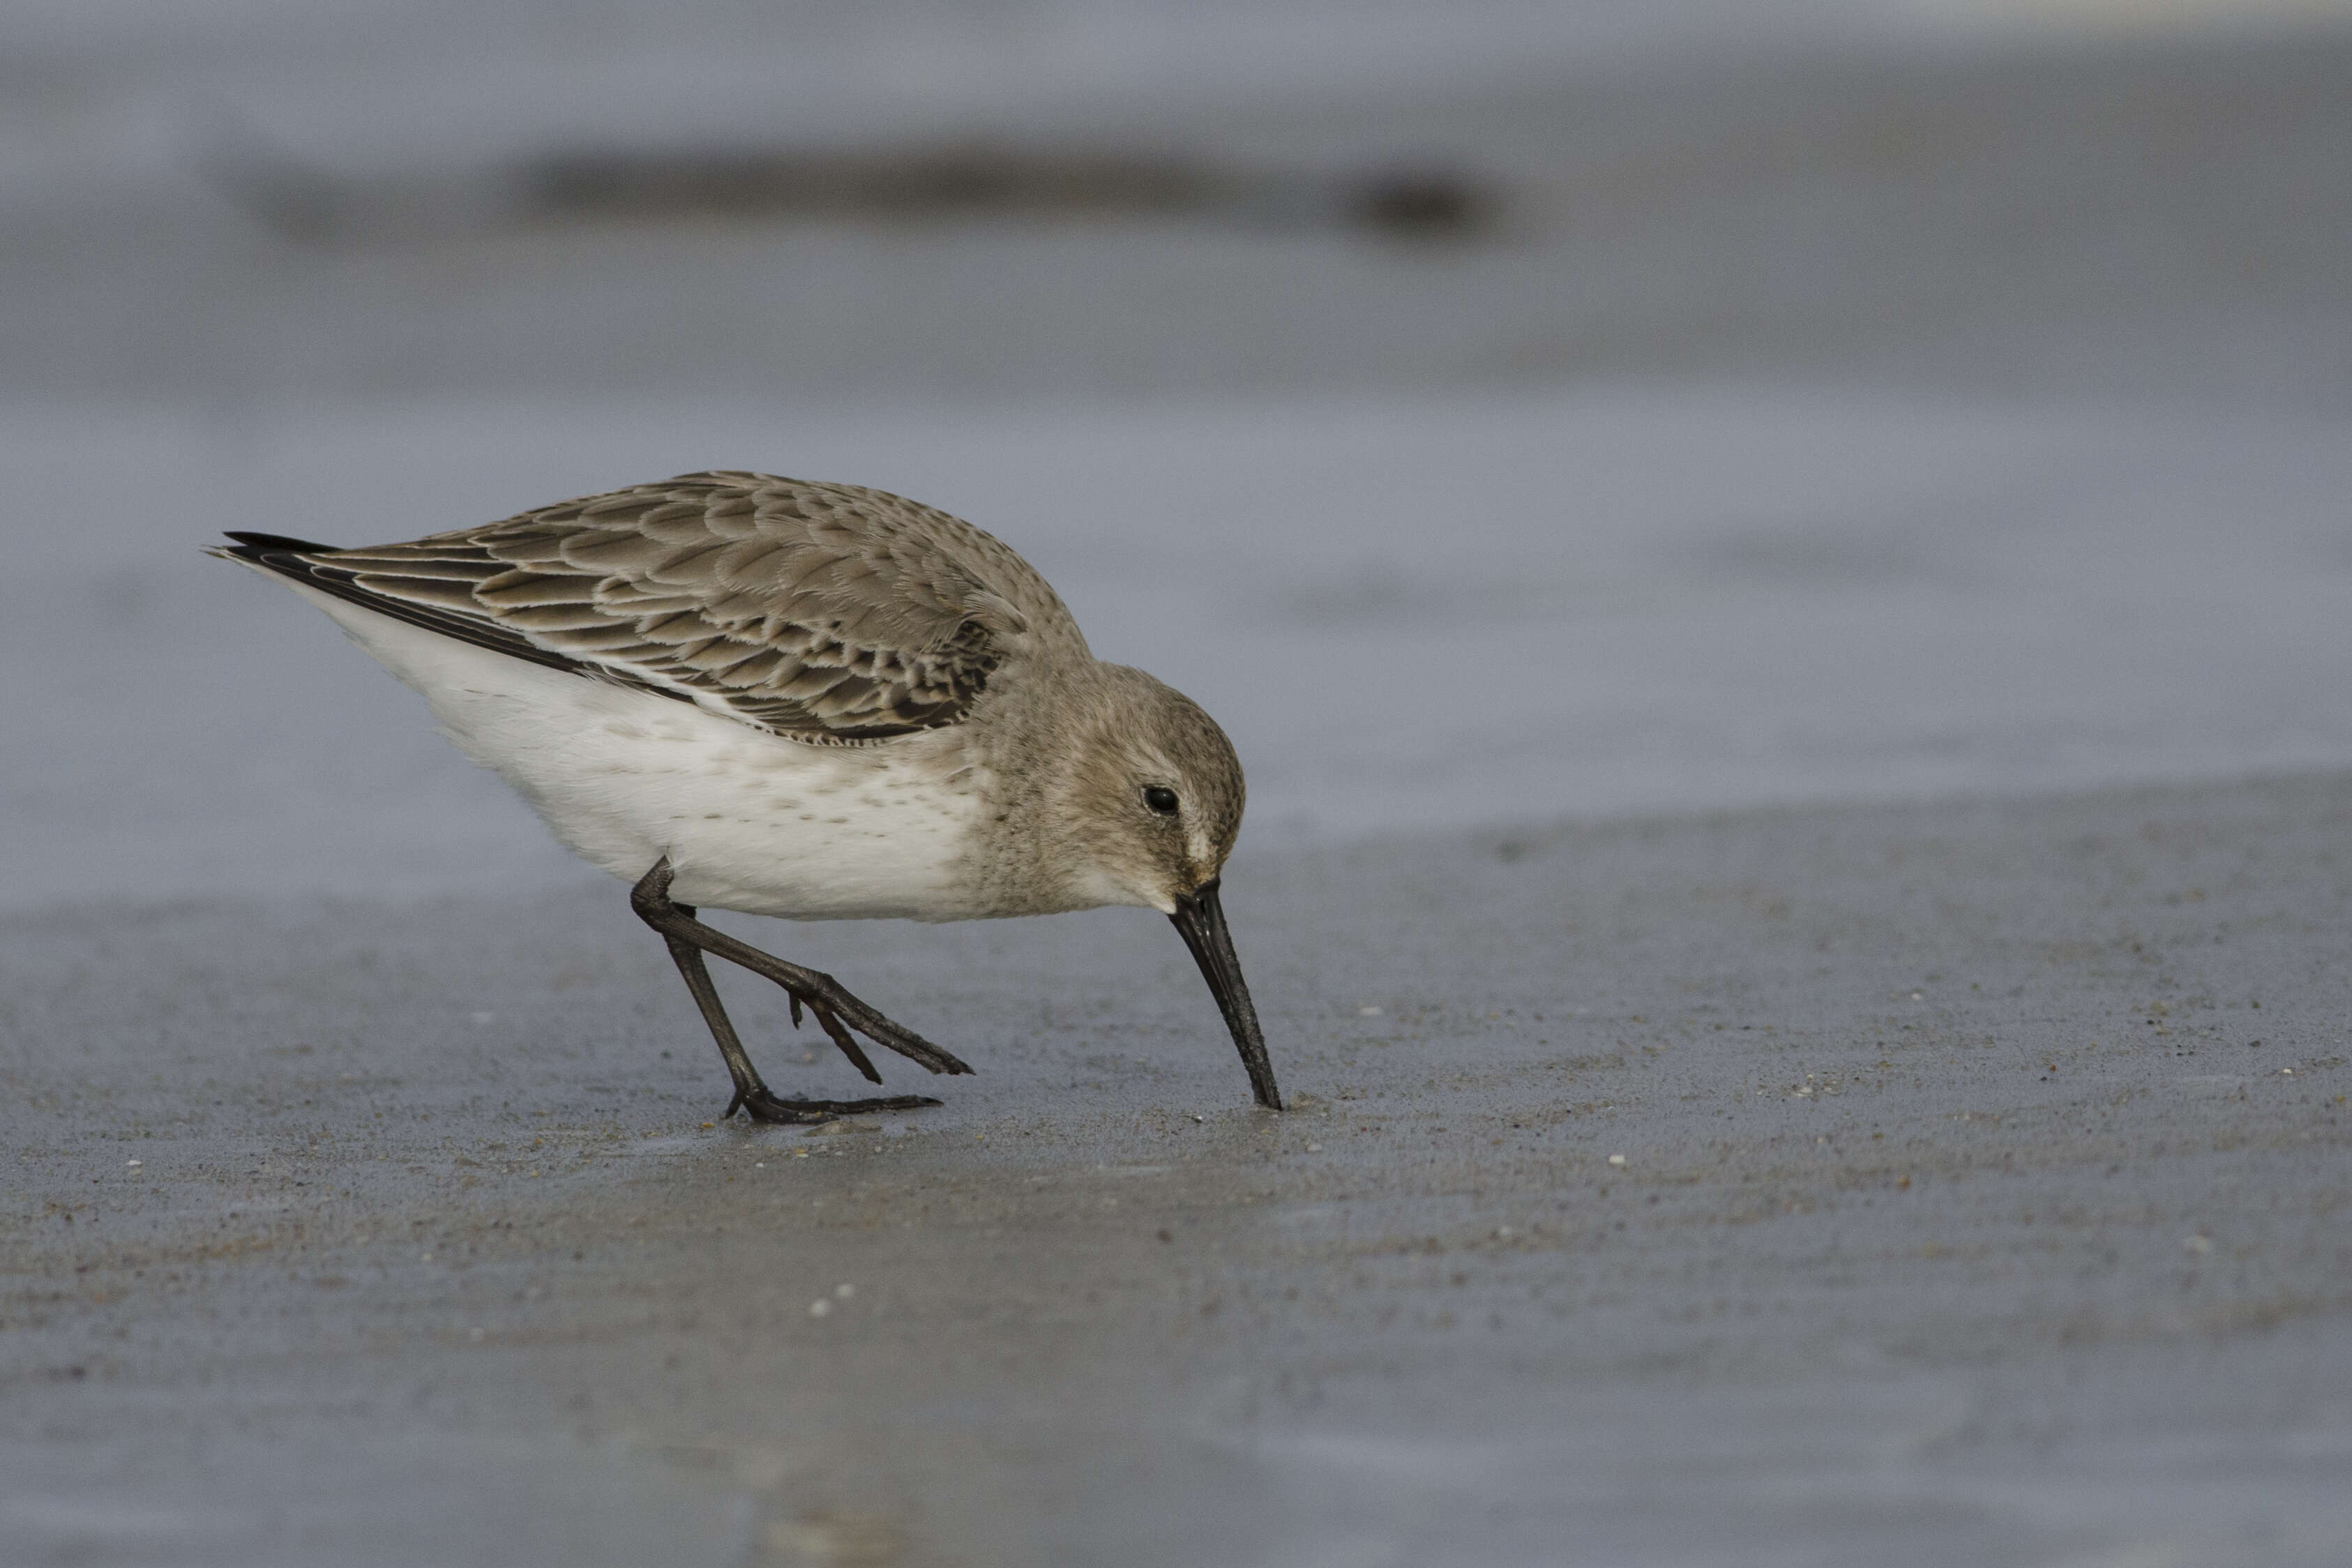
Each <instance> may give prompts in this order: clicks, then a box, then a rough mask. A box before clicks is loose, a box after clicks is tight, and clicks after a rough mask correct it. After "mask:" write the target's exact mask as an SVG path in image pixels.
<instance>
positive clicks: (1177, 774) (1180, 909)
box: [1051, 665, 1282, 1110]
mask: <svg viewBox="0 0 2352 1568" xmlns="http://www.w3.org/2000/svg"><path fill="white" fill-rule="evenodd" d="M1093 674H1094V676H1095V679H1094V680H1092V681H1091V682H1089V684H1088V687H1087V689H1085V690H1083V691H1081V692H1076V693H1073V694H1072V702H1073V704H1074V706H1075V707H1076V709H1077V711H1076V712H1071V713H1066V714H1062V715H1058V716H1057V717H1059V719H1060V720H1061V721H1063V723H1064V724H1065V725H1066V730H1065V732H1066V734H1068V735H1069V736H1071V737H1072V739H1073V742H1074V745H1073V749H1072V751H1071V752H1070V753H1069V755H1068V757H1067V761H1066V766H1065V767H1064V768H1062V769H1061V770H1059V773H1058V777H1057V778H1056V780H1055V797H1054V800H1053V803H1052V807H1051V816H1052V820H1053V823H1054V837H1055V839H1056V840H1057V843H1056V846H1055V847H1056V848H1057V849H1059V850H1060V851H1061V852H1062V854H1061V857H1060V858H1064V859H1065V861H1066V863H1067V864H1069V865H1071V866H1073V867H1074V868H1076V869H1075V870H1074V872H1073V876H1074V878H1075V879H1076V880H1075V885H1074V886H1073V888H1072V889H1071V893H1072V897H1073V901H1074V902H1076V903H1078V904H1137V905H1141V906H1143V907H1145V908H1148V909H1155V910H1159V911H1160V913H1161V914H1163V915H1166V916H1167V917H1168V918H1169V919H1170V920H1171V921H1174V922H1175V924H1176V929H1177V931H1180V932H1181V933H1182V935H1183V938H1184V942H1185V945H1186V946H1187V947H1189V948H1191V949H1192V956H1193V958H1194V960H1195V961H1196V962H1198V963H1199V964H1200V966H1201V973H1202V975H1204V976H1205V977H1206V978H1207V980H1208V982H1209V988H1210V990H1212V991H1213V992H1214V993H1215V994H1216V998H1217V1006H1218V1008H1219V1010H1220V1011H1222V1012H1223V1015H1224V1018H1225V1024H1226V1026H1227V1027H1228V1028H1230V1029H1231V1030H1232V1031H1233V1036H1234V1045H1235V1046H1236V1047H1239V1048H1240V1051H1241V1054H1242V1062H1243V1065H1244V1067H1246V1068H1248V1069H1249V1075H1250V1087H1251V1089H1253V1090H1254V1091H1255V1094H1256V1096H1257V1100H1258V1103H1259V1104H1261V1105H1265V1106H1268V1107H1271V1108H1272V1109H1274V1110H1281V1109H1282V1096H1281V1094H1280V1092H1279V1091H1278V1090H1277V1089H1276V1088H1275V1082H1274V1068H1273V1067H1272V1065H1271V1064H1270V1063H1269V1062H1268V1061H1267V1059H1266V1054H1265V1036H1264V1035H1263V1034H1262V1033H1260V1031H1259V1029H1258V1023H1257V1012H1256V1009H1255V1007H1253V1006H1252V1005H1251V1003H1250V996H1249V989H1248V987H1247V986H1245V985H1244V984H1243V983H1242V971H1241V963H1240V961H1239V960H1238V959H1236V958H1235V957H1234V943H1233V938H1232V936H1231V935H1230V934H1229V933H1228V932H1227V931H1226V929H1225V916H1224V910H1223V907H1222V905H1221V904H1220V903H1219V901H1218V884H1219V879H1221V878H1222V877H1223V874H1224V868H1225V857H1226V856H1228V855H1230V854H1231V853H1232V852H1233V847H1234V837H1235V836H1237V835H1238V834H1239V833H1240V832H1241V826H1242V804H1243V795H1244V791H1243V786H1242V764H1241V760H1240V759H1239V758H1238V757H1236V756H1234V746H1233V742H1231V741H1228V740H1227V739H1225V732H1224V731H1223V730H1221V729H1219V728H1218V727H1217V721H1215V720H1213V719H1212V718H1210V717H1209V716H1208V715H1207V714H1206V713H1204V712H1202V710H1201V709H1200V706H1199V705H1198V704H1197V703H1195V702H1193V701H1192V699H1190V698H1188V697H1186V696H1185V695H1184V694H1183V693H1182V692H1181V691H1177V690H1174V689H1171V688H1169V687H1167V686H1163V685H1161V684H1160V682H1159V681H1157V680H1154V679H1152V678H1151V677H1150V676H1148V675H1146V674H1144V673H1143V672H1142V671H1141V670H1139V669H1129V668H1124V667H1122V666H1119V665H1097V666H1096V667H1095V670H1094V672H1093Z"/></svg>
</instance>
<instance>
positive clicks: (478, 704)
mask: <svg viewBox="0 0 2352 1568" xmlns="http://www.w3.org/2000/svg"><path fill="white" fill-rule="evenodd" d="M229 537H230V538H231V539H233V540H235V541H236V543H235V544H232V545H223V546H218V547H216V548H215V550H214V551H213V553H215V554H216V555H219V556H222V557H223V558H225V559H230V560H236V561H239V562H243V563H246V564H247V565H249V566H252V567H254V568H255V569H256V570H257V571H263V572H268V573H275V574H278V575H279V576H281V577H283V578H285V579H287V580H288V581H289V582H290V583H291V584H293V586H294V587H295V589H296V590H297V591H298V592H299V593H300V594H301V595H303V596H304V597H305V598H307V599H309V600H310V601H311V602H312V603H314V604H316V605H318V606H319V607H320V609H322V610H324V611H326V612H327V614H328V615H330V616H333V617H334V618H335V620H336V621H337V622H339V623H340V624H341V626H342V628H343V630H344V631H345V632H346V633H348V634H349V635H350V636H351V637H352V640H353V641H354V642H357V643H358V644H359V645H360V646H361V647H363V648H365V649H366V650H367V651H368V652H369V653H370V654H372V655H373V656H374V658H376V659H377V660H378V661H379V662H381V663H382V664H383V666H384V667H385V668H388V669H390V670H391V671H392V672H393V673H394V675H396V676H398V677H399V678H400V679H402V680H404V681H405V682H406V683H407V684H409V685H410V686H412V687H415V689H417V690H418V691H420V692H422V693H424V695H425V699H426V700H427V701H429V702H430V703H431V704H432V707H433V711H434V714H435V715H436V717H437V718H438V719H439V720H440V721H441V723H442V726H443V728H444V730H445V731H446V733H447V734H448V735H449V736H450V737H451V738H452V739H453V740H455V741H456V742H457V744H458V745H459V746H460V747H462V748H464V750H465V751H466V752H467V753H468V754H470V755H471V756H473V757H474V758H475V759H476V760H477V761H478V762H480V763H485V764H487V765H488V767H490V768H492V769H494V770H495V771H496V772H497V773H499V775H500V776H502V777H503V778H505V779H506V781H507V782H508V783H509V784H512V785H514V787H515V788H516V789H518V790H520V792H521V793H522V795H523V798H524V799H526V800H528V801H529V802H530V804H531V805H532V806H533V807H535V808H536V809H537V810H538V812H539V814H540V816H541V817H542V818H544V819H545V821H546V822H547V825H548V826H550V827H551V828H553V829H554V830H555V834H556V837H559V838H561V839H562V841H563V842H564V843H565V844H567V845H569V846H570V847H572V849H573V850H575V851H576V852H578V853H579V854H580V855H581V856H582V857H583V858H586V859H587V860H588V861H589V862H590V863H592V864H593V865H596V866H599V867H602V868H604V870H607V871H610V872H612V873H613V874H614V876H616V877H619V878H621V879H623V880H625V881H627V882H630V883H632V884H634V886H633V887H632V889H631V891H630V903H631V905H632V907H634V908H635V910H636V912H637V914H638V915H639V916H640V917H641V918H642V919H643V920H644V921H645V922H646V924H647V925H650V926H652V927H653V928H654V929H655V930H656V931H659V932H660V933H661V934H662V936H663V938H664V939H665V940H666V941H667V942H668V944H669V951H670V956H671V957H672V958H673V959H675V960H676V961H677V968H678V973H680V974H682V975H683V976H684V977H685V979H686V984H687V989H688V990H689V991H690V992H692V993H693V994H694V1000H695V1002H696V1004H697V1005H698V1006H699V1007H700V1008H701V1010H702V1016H703V1021H704V1022H705V1023H707V1024H708V1025H709V1026H710V1033H711V1035H712V1036H713V1037H715V1038H716V1039H717V1040H718V1042H719V1054H720V1055H721V1056H723V1057H724V1058H726V1060H727V1070H728V1072H729V1073H730V1075H731V1076H732V1077H733V1078H734V1080H735V1097H734V1099H733V1100H731V1101H730V1102H729V1104H728V1107H727V1114H729V1115H730V1116H731V1115H732V1114H734V1112H735V1111H736V1110H737V1109H738V1108H740V1109H741V1110H745V1111H748V1112H749V1113H750V1114H751V1116H753V1117H755V1118H758V1119H759V1120H761V1121H824V1120H825V1119H827V1118H828V1117H831V1116H835V1115H839V1114H843V1113H845V1112H849V1111H857V1110H903V1109H908V1108H911V1107H914V1106H918V1105H936V1104H938V1103H939V1101H937V1100H929V1099H925V1098H922V1097H919V1096H901V1097H898V1098H896V1099H890V1100H785V1099H782V1098H780V1097H779V1096H777V1095H775V1094H774V1093H772V1092H771V1091H770V1089H769V1088H768V1086H767V1085H766V1084H765V1083H763V1082H762V1081H761V1078H760V1074H759V1072H758V1070H757V1069H756V1068H753V1067H752V1065H751V1058H750V1056H748V1055H747V1054H746V1053H745V1051H744V1049H743V1045H742V1042H741V1040H740V1039H739V1038H738V1037H737V1036H736V1033H735V1027H734V1026H733V1024H732V1023H731V1022H730V1021H729V1019H728V1016H727V1013H726V1010H725V1009H724V1008H723V1007H722V1006H721V1005H719V993H718V992H717V990H715V989H714V988H713V987H712V985H711V983H710V974H709V970H708V969H707V968H705V966H704V963H703V954H704V953H706V952H708V953H715V954H717V955H718V956H719V957H720V958H724V959H726V960H728V961H729V962H730V963H738V964H740V965H742V966H743V967H744V968H746V969H749V970H751V972H752V973H757V974H763V975H765V976H767V977H768V978H769V979H771V980H772V981H774V982H775V983H776V984H779V985H781V986H782V987H783V988H784V990H785V991H786V992H788V993H790V994H791V997H792V1013H793V1022H794V1023H795V1024H798V1023H799V1022H800V1017H801V1009H802V1007H803V1006H806V1007H807V1008H808V1010H809V1011H810V1012H812V1013H814V1014H815V1015H816V1019H817V1022H818V1023H819V1024H820V1025H821V1026H823V1027H824V1031H825V1033H826V1034H827V1035H828V1036H830V1037H832V1039H833V1042H834V1044H835V1045H836V1046H838V1047H841V1050H842V1053H843V1054H844V1055H845V1056H846V1057H847V1058H849V1059H850V1061H851V1062H852V1063H854V1064H855V1065H856V1068H857V1069H858V1070H859V1071H860V1072H862V1073H864V1074H865V1075H866V1078H868V1079H871V1080H872V1081H874V1082H876V1083H879V1082H881V1081H882V1078H881V1074H879V1073H877V1072H876V1071H875V1070H874V1065H873V1063H872V1062H870V1061H869V1060H867V1058H866V1053H865V1052H864V1050H863V1049H861V1048H860V1047H859V1046H858V1044H857V1040H856V1036H857V1035H863V1036H865V1037H866V1038H867V1039H869V1040H872V1041H874V1042H875V1043H876V1044H877V1045H881V1046H885V1047H888V1048H889V1049H891V1050H894V1051H897V1052H898V1054H899V1055H901V1056H904V1057H908V1058H911V1059H913V1060H915V1061H917V1062H919V1063H921V1064H922V1065H923V1066H924V1067H926V1068H929V1069H930V1070H931V1071H933V1072H935V1073H962V1072H970V1071H971V1068H969V1067H967V1066H965V1065H964V1064H963V1063H962V1062H961V1061H959V1060H958V1059H957V1058H954V1057H953V1056H950V1054H949V1053H948V1052H946V1051H944V1050H941V1049H940V1047H937V1046H935V1045H933V1044H931V1043H930V1042H929V1041H928V1040H926V1039H924V1038H923V1037H921V1036H919V1035H918V1034H916V1033H915V1032H914V1031H912V1030H911V1029H908V1028H905V1027H903V1026H900V1025H898V1024H894V1023H892V1022H891V1021H890V1020H889V1019H887V1018H886V1017H884V1016H882V1015H881V1014H879V1013H877V1012H876V1011H875V1010H874V1009H873V1008H872V1007H869V1006H867V1005H866V1004H865V1003H864V1002H861V1001H859V1000H858V999H857V998H856V996H854V995H852V994H850V993H849V992H848V991H846V990H845V989H844V988H843V987H842V985H841V984H840V983H839V982H837V981H835V979H834V978H833V976H831V975H829V974H824V973H819V972H817V971H815V970H813V969H807V968H803V967H802V966H801V965H799V964H795V963H786V962H784V961H783V960H782V959H780V958H776V957H773V956H772V955H771V954H769V953H765V952H761V951H760V950H759V949H757V948H755V947H751V946H750V945H748V944H747V943H744V942H738V941H736V940H735V939H734V938H733V937H730V936H729V935H727V934H726V933H725V932H723V931H715V930H713V929H712V928H711V927H709V926H708V925H705V924H704V923H702V921H699V920H698V919H696V918H695V917H696V910H697V909H698V907H700V906H704V905H709V906H714V907H717V908H719V909H728V910H743V911H745V912H747V913H751V914H761V915H777V916H781V917H782V918H784V919H787V920H860V919H865V920H875V919H886V918H893V917H895V918H900V919H907V920H919V921H951V920H975V919H983V918H988V917H993V916H1001V915H1035V914H1049V913H1055V912H1058V911H1061V910H1082V909H1092V908H1095V907H1097V906H1099V905H1103V904H1136V905H1144V906H1148V907H1150V908H1151V909H1156V910H1160V912H1161V913H1162V914H1165V915H1167V916H1168V917H1169V918H1170V919H1171V920H1172V921H1175V923H1176V929H1177V930H1178V931H1181V933H1182V934H1183V937H1184V942H1185V944H1186V945H1187V946H1188V947H1190V948H1191V949H1192V956H1193V958H1194V960H1195V961H1196V962H1198V963H1199V964H1200V966H1201V972H1202V974H1203V975H1205V976H1206V977H1207V979H1208V982H1209V987H1210V989H1211V990H1212V991H1213V993H1214V994H1215V995H1216V1000H1217V1005H1218V1007H1219V1008H1220V1010H1222V1012H1223V1015H1224V1020H1225V1025H1226V1026H1227V1027H1228V1028H1229V1029H1231V1030H1232V1032H1233V1037H1234V1044H1235V1045H1236V1046H1237V1047H1240V1049H1241V1056H1242V1062H1243V1065H1244V1067H1246V1068H1248V1070H1249V1079H1250V1087H1251V1089H1252V1090H1253V1091H1254V1092H1255V1095H1256V1097H1257V1101H1258V1103H1259V1104H1260V1105H1264V1106H1267V1107H1270V1108H1272V1109H1274V1110H1280V1109H1282V1097H1281V1094H1280V1092H1279V1091H1278V1090H1277V1089H1276V1087H1275V1082H1274V1068H1273V1065H1272V1063H1270V1062H1269V1061H1268V1060H1267V1058H1266V1052H1265V1037H1264V1035H1263V1034H1262V1033H1261V1032H1260V1031H1259V1028H1258V1022H1257V1014H1256V1011H1255V1008H1253V1007H1252V1006H1251V1005H1250V997H1249V991H1248V989H1247V988H1246V987H1245V986H1244V984H1242V972H1241V965H1240V963H1239V961H1238V960H1237V959H1236V958H1235V957H1234V944H1233V939H1232V937H1231V936H1230V935H1229V934H1228V932H1227V931H1226V927H1225V917H1224V912H1223V909H1222V907H1221V906H1220V904H1219V902H1218V897H1217V888H1218V879H1219V877H1220V875H1221V874H1222V872H1223V868H1224V863H1225V857H1226V856H1227V855H1228V854H1229V853H1230V852H1231V851H1232V849H1233V845H1234V834H1235V833H1236V832H1237V831H1238V830H1239V828H1240V826H1241V818H1242V769H1241V763H1240V762H1239V761H1238V760H1237V759H1236V758H1235V757H1234V749H1233V745H1232V743H1231V742H1228V741H1227V740H1226V739H1225V734H1224V731H1222V730H1220V729H1219V728H1217V725H1216V721H1213V720H1212V719H1211V718H1210V717H1209V716H1208V715H1207V714H1206V713H1204V712H1202V710H1200V709H1199V708H1197V707H1195V706H1194V705H1193V704H1192V701H1190V700H1188V699H1186V698H1185V697H1183V696H1182V695H1181V694H1180V693H1178V692H1176V691H1173V690H1171V689H1169V688H1168V687H1165V686H1162V685H1161V684H1160V682H1159V681H1157V680H1154V679H1152V678H1151V677H1150V676H1148V675H1146V674H1144V673H1143V672H1142V671H1140V670H1137V669H1129V668H1124V667H1122V666H1119V665H1116V664H1106V663H1104V662H1102V661H1101V660H1099V659H1097V658H1095V657H1094V655H1093V654H1092V653H1090V652H1089V651H1088V650H1087V641H1086V638H1085V637H1083V636H1082V635H1080V633H1079V631H1078V627H1077V623H1076V621H1074V620H1072V619H1071V617H1070V612H1069V611H1068V610H1067V609H1066V608H1065V607H1064V606H1063V604H1062V601H1061V599H1060V597H1059V596H1058V595H1055V592H1054V590H1053V589H1052V588H1051V587H1049V586H1048V585H1047V584H1046V583H1045V579H1044V578H1043V577H1041V576H1039V575H1038V574H1037V573H1036V571H1035V569H1034V568H1033V567H1032V566H1031V565H1030V564H1029V563H1027V562H1025V561H1024V560H1022V559H1021V557H1020V556H1018V555H1016V554H1014V553H1013V552H1012V551H1011V550H1010V549H1008V548H1007V547H1006V546H1005V545H1003V543H1001V542H998V541H997V540H995V539H993V538H992V537H991V536H990V535H988V534H986V533H983V532H982V531H980V530H979V529H977V528H974V527H973V526H972V525H971V524H970V523H968V522H965V521H961V519H958V518H953V517H950V516H949V515H948V514H947V513H945V512H942V511H938V510H933V509H932V508H930V507H927V506H921V505H918V504H917V503H915V502H913V501H910V500H903V499H901V498H899V497H898V496H893V495H886V494H884V493H883V492H881V491H879V490H872V489H863V488H861V487H859V486H856V485H833V484H814V483H809V482H806V481H803V480H799V479H777V478H774V477H772V476H770V475H766V474H751V473H731V472H730V473H701V474H687V475H683V476H681V477H679V478H677V479H671V480H669V481H667V483H663V484H650V485H640V486H637V487H636V488H635V489H625V490H615V491H613V492H612V493H610V494H608V495H598V496H589V497H586V498H584V499H582V500H569V501H564V502H562V503H560V504H558V505H555V506H550V507H542V508H541V509H540V510H537V511H528V512H524V513H523V514H521V515H520V516H519V517H513V518H509V519H508V520H507V521H503V522H494V523H490V524H488V525H487V526H485V527H480V528H468V529H460V530H458V531H456V532H453V533H437V534H435V535H433V536H431V537H430V538H426V539H419V540H415V541H412V542H407V543H404V544H383V545H375V546H372V547H368V548H364V549H357V550H342V549H337V548H334V547H332V546H330V545H323V544H312V543H309V542H304V541H302V540H299V539H283V538H279V537H278V536H277V535H274V534H267V533H238V532H232V533H231V534H230V535H229Z"/></svg>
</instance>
